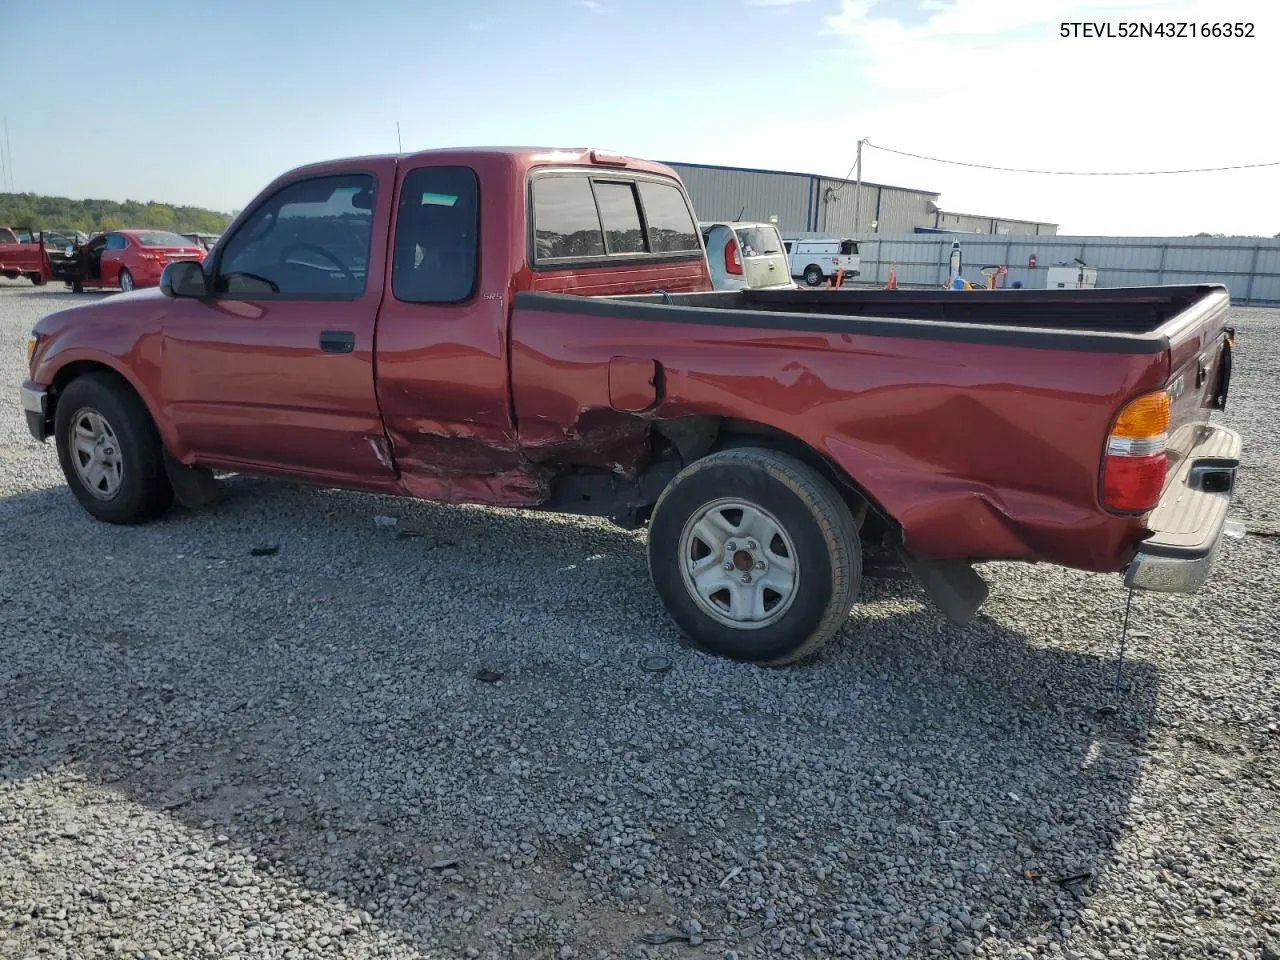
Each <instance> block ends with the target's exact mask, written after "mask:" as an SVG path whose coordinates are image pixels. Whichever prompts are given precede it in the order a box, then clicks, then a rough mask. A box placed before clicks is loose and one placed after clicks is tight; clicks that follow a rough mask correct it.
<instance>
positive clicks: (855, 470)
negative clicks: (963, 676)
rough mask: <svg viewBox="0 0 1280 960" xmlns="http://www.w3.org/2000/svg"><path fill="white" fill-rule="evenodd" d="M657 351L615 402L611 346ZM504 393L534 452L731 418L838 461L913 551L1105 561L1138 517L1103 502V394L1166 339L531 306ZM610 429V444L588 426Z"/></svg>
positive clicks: (573, 455)
mask: <svg viewBox="0 0 1280 960" xmlns="http://www.w3.org/2000/svg"><path fill="white" fill-rule="evenodd" d="M619 356H622V357H629V358H635V359H641V360H643V359H652V360H655V361H657V362H658V364H659V365H660V376H659V379H660V393H661V396H660V399H658V400H657V401H656V402H655V404H654V405H653V406H652V408H651V409H649V410H646V411H642V412H639V413H635V412H623V411H619V410H615V409H614V408H613V406H612V404H611V402H610V382H609V370H610V360H611V359H612V358H614V357H619ZM511 357H512V361H511V362H512V393H513V398H514V405H515V410H516V416H517V420H518V422H519V430H520V438H521V443H522V445H523V446H524V448H525V449H526V450H527V451H529V453H530V456H538V455H539V451H541V454H542V456H544V457H545V458H548V459H553V460H559V461H561V462H579V461H581V460H582V459H588V460H595V461H597V462H595V463H592V464H590V465H593V466H599V465H603V462H604V461H613V462H618V461H622V462H624V463H625V462H626V460H627V451H628V450H631V451H632V452H634V449H635V447H636V445H637V444H640V443H642V437H643V433H644V431H643V427H644V425H645V424H646V423H648V422H651V421H653V420H668V419H675V418H679V417H684V416H690V415H698V414H702V415H712V416H719V417H733V418H741V419H744V420H748V421H754V422H758V423H762V424H765V425H767V426H769V427H773V428H775V429H777V430H781V431H783V432H785V433H787V434H789V435H791V436H793V437H796V438H797V439H799V440H801V441H803V442H804V443H805V444H807V445H808V446H809V447H811V448H812V449H813V450H815V451H817V452H819V453H820V454H822V455H823V456H825V457H826V458H827V459H828V460H829V461H830V462H832V463H833V464H835V465H837V466H838V467H839V468H840V469H841V470H842V471H843V472H844V473H845V474H846V475H847V476H848V478H850V479H851V480H852V481H854V482H855V483H856V484H857V485H859V486H860V487H861V488H862V489H863V490H865V491H866V492H867V493H868V494H869V495H870V497H871V498H872V499H873V500H874V501H875V502H876V503H877V504H878V505H879V507H880V508H881V509H882V510H883V511H884V512H885V513H887V514H888V515H889V516H890V517H891V518H893V520H895V521H896V522H897V523H898V524H900V525H901V528H902V532H903V536H904V541H905V545H906V546H907V548H908V549H909V550H911V551H912V552H913V553H915V554H916V555H917V556H919V557H921V558H926V559H943V558H969V559H1018V560H1044V561H1049V562H1054V563H1060V564H1064V565H1068V566H1073V567H1078V568H1082V569H1088V570H1099V571H1115V570H1119V569H1122V568H1123V566H1124V565H1125V564H1127V563H1128V561H1129V560H1130V559H1131V556H1132V549H1133V546H1134V545H1135V544H1136V542H1137V540H1138V539H1140V538H1141V535H1142V533H1143V526H1142V520H1141V518H1134V517H1118V516H1114V515H1111V514H1109V513H1107V512H1105V511H1104V510H1103V509H1102V507H1101V506H1100V504H1099V502H1098V470H1099V463H1100V459H1101V455H1102V450H1103V446H1104V444H1105V438H1106V435H1107V433H1108V431H1109V429H1110V425H1111V420H1112V418H1113V416H1114V415H1115V412H1116V410H1117V409H1118V408H1119V407H1120V406H1121V405H1122V404H1123V402H1124V401H1125V399H1127V398H1128V397H1131V396H1132V395H1133V394H1135V393H1138V392H1140V391H1142V390H1144V389H1152V388H1155V387H1158V386H1159V385H1160V384H1161V383H1162V382H1163V380H1164V378H1165V377H1166V376H1167V371H1168V356H1167V354H1146V355H1131V354H1127V353H1091V352H1073V351H1070V350H1049V349H1038V348H1028V347H1015V346H991V345H985V344H979V343H969V342H945V341H940V340H927V339H915V338H912V339H905V338H899V337H892V336H876V335H866V334H860V333H858V334H855V333H825V332H808V331H802V330H793V331H787V330H782V329H779V330H761V329H749V328H741V327H734V326H730V325H715V326H712V325H706V326H702V325H700V324H693V323H687V322H664V321H661V320H638V319H633V318H618V317H609V316H601V317H598V318H596V317H592V318H590V320H588V319H587V318H585V317H583V316H581V315H570V314H565V313H557V312H556V311H554V310H542V309H538V310H526V309H522V308H521V307H520V306H519V305H517V306H516V308H515V310H514V311H513V313H512V318H511ZM592 435H595V436H596V437H605V436H608V437H611V438H613V445H612V448H611V449H608V452H607V454H605V453H603V451H604V450H605V449H606V447H607V446H608V445H607V444H606V445H602V444H601V443H600V442H599V441H596V442H589V438H590V437H591V436H592Z"/></svg>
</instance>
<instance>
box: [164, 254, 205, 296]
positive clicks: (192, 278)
mask: <svg viewBox="0 0 1280 960" xmlns="http://www.w3.org/2000/svg"><path fill="white" fill-rule="evenodd" d="M160 292H161V293H163V294H164V295H165V296H166V297H207V296H208V295H209V279H208V277H206V276H205V275H204V268H203V267H202V266H200V264H198V263H196V262H195V261H194V260H179V261H177V262H176V263H171V264H169V265H168V266H167V267H165V268H164V272H163V273H161V274H160Z"/></svg>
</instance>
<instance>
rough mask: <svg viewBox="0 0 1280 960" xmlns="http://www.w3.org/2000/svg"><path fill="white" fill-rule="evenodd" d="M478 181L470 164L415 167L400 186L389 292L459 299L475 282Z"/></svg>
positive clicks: (417, 298)
mask: <svg viewBox="0 0 1280 960" xmlns="http://www.w3.org/2000/svg"><path fill="white" fill-rule="evenodd" d="M479 229H480V185H479V180H478V179H477V177H476V173H475V171H474V170H472V169H471V168H470V167H419V168H418V169H417V170H411V171H410V172H409V174H408V175H407V176H406V177H405V178H404V185H403V186H402V187H401V188H400V207H399V210H398V211H397V213H396V236H395V250H394V252H393V257H392V262H391V292H392V294H393V295H394V296H395V298H396V299H397V300H402V301H404V302H406V303H461V302H462V301H463V300H468V299H470V297H471V295H472V293H473V292H474V291H475V286H476V261H477V253H478V249H479V245H478V237H479Z"/></svg>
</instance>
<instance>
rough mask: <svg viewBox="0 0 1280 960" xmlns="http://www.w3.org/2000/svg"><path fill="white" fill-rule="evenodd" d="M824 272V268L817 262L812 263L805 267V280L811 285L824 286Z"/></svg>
mask: <svg viewBox="0 0 1280 960" xmlns="http://www.w3.org/2000/svg"><path fill="white" fill-rule="evenodd" d="M822 280H823V274H822V268H821V267H820V266H818V265H817V264H816V263H811V264H809V266H807V267H805V268H804V282H805V283H807V284H808V285H809V286H811V287H820V286H822Z"/></svg>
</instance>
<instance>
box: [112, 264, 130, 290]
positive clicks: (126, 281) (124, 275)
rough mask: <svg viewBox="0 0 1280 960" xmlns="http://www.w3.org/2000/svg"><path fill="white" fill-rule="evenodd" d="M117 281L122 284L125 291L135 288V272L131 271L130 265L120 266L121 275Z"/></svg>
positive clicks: (121, 287) (121, 286)
mask: <svg viewBox="0 0 1280 960" xmlns="http://www.w3.org/2000/svg"><path fill="white" fill-rule="evenodd" d="M116 283H118V284H120V289H121V290H123V291H124V292H125V293H128V292H129V291H131V290H133V289H134V286H133V274H132V273H130V272H129V268H128V267H121V268H120V275H119V276H118V277H117V278H116Z"/></svg>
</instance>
